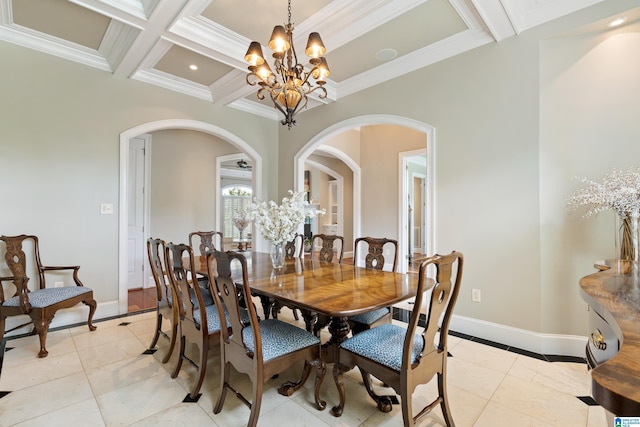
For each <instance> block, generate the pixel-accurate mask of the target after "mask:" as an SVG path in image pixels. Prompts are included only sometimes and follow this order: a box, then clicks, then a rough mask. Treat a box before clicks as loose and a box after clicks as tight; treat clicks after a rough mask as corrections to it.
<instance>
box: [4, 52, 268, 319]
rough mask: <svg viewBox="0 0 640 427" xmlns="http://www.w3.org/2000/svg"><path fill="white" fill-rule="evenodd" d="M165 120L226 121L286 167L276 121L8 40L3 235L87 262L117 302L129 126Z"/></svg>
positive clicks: (85, 272)
mask: <svg viewBox="0 0 640 427" xmlns="http://www.w3.org/2000/svg"><path fill="white" fill-rule="evenodd" d="M164 119H190V120H196V121H201V122H206V123H209V124H213V125H215V126H218V127H220V128H223V129H225V130H227V131H228V132H230V133H232V134H234V135H236V136H237V137H238V138H239V139H241V140H243V141H245V142H246V143H247V144H249V145H250V146H252V147H253V148H254V149H255V150H256V151H257V152H258V153H259V154H260V155H261V156H262V157H263V160H264V162H265V163H264V164H266V165H270V166H271V167H273V168H274V169H273V170H276V169H277V167H278V156H277V150H276V149H275V147H276V145H277V138H278V126H279V124H278V123H277V122H274V121H271V120H267V119H262V118H260V117H257V116H255V115H251V114H248V113H243V112H240V111H238V110H234V109H230V108H226V107H223V106H220V105H216V104H212V103H211V102H206V101H203V100H198V99H195V98H193V97H190V96H186V95H182V94H178V93H175V92H172V91H168V90H163V89H159V88H158V87H156V86H152V85H149V84H146V83H142V82H138V81H134V80H131V79H126V78H123V77H118V76H114V75H112V74H110V73H107V72H104V71H100V70H97V69H94V68H90V67H87V66H84V65H79V64H76V63H74V62H70V61H68V60H63V59H59V58H56V57H53V56H51V55H47V54H44V53H40V52H37V51H34V50H31V49H27V48H24V47H20V46H16V45H13V44H9V43H5V42H0V171H1V173H2V180H1V182H2V183H1V184H0V200H2V201H3V207H2V209H0V224H1V225H0V233H2V234H6V235H13V234H21V233H32V234H36V235H38V236H39V237H40V239H41V244H42V245H41V252H42V256H43V261H44V262H45V263H46V264H54V265H55V264H58V265H60V264H78V265H80V266H81V269H80V277H81V278H82V280H83V282H84V283H85V285H87V286H90V287H92V288H93V289H94V295H95V298H96V300H97V301H98V303H99V304H100V303H103V302H107V301H115V300H117V299H118V215H117V212H118V188H119V175H118V174H119V167H120V155H119V144H120V141H119V138H120V134H121V133H122V132H124V131H126V130H128V129H131V128H133V127H136V126H140V125H142V124H145V123H149V122H154V121H158V120H164ZM276 192H277V176H275V174H269V173H267V172H266V171H265V172H264V175H263V195H264V196H265V197H269V196H270V193H272V194H276ZM101 203H112V204H113V206H114V214H113V215H100V204H101ZM100 315H101V312H100V307H98V311H97V313H96V316H97V317H100Z"/></svg>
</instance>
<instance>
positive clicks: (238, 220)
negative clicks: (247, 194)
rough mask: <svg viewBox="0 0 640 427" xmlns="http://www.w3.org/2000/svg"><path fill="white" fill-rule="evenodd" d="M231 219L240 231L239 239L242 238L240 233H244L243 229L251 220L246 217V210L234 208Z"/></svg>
mask: <svg viewBox="0 0 640 427" xmlns="http://www.w3.org/2000/svg"><path fill="white" fill-rule="evenodd" d="M232 221H233V225H235V227H236V228H237V229H238V231H239V232H240V241H242V240H243V236H242V234H243V233H244V229H245V228H247V226H248V225H249V222H250V221H251V220H250V219H249V218H248V214H247V212H246V211H245V210H244V209H236V212H235V214H234V215H233V218H232Z"/></svg>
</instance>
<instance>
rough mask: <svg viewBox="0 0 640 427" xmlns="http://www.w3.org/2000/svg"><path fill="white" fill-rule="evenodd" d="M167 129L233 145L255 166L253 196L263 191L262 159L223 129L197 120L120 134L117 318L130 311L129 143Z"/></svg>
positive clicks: (157, 124)
mask: <svg viewBox="0 0 640 427" xmlns="http://www.w3.org/2000/svg"><path fill="white" fill-rule="evenodd" d="M168 129H183V130H193V131H198V132H203V133H207V134H210V135H213V136H216V137H217V138H220V139H222V140H224V141H226V142H228V143H230V144H231V145H233V146H234V147H237V148H238V150H239V151H241V152H243V153H245V154H246V155H247V156H248V157H250V158H251V160H252V162H253V178H252V179H253V192H254V195H255V196H256V197H260V189H261V188H262V182H261V181H262V179H261V172H262V157H261V156H260V155H259V154H258V152H257V151H255V150H254V149H253V148H252V147H251V146H250V145H249V144H247V143H246V142H245V141H243V140H242V139H240V138H239V137H237V136H236V135H234V134H232V133H231V132H229V131H227V130H225V129H223V128H220V127H218V126H215V125H212V124H210V123H204V122H200V121H196V120H186V119H170V120H160V121H155V122H150V123H145V124H142V125H139V126H136V127H134V128H131V129H128V130H126V131H124V132H122V133H121V134H120V168H119V169H120V173H119V177H120V182H119V188H118V201H119V203H118V226H119V227H118V230H119V231H118V314H124V313H127V310H128V307H127V299H128V295H127V294H128V287H127V279H128V259H129V253H128V252H129V247H128V242H127V240H128V216H129V206H128V204H129V202H128V189H129V182H128V179H129V167H130V158H129V146H130V141H131V140H133V139H134V138H136V137H138V136H139V135H143V134H149V133H152V132H157V131H161V130H168ZM216 211H217V213H216V218H219V211H220V204H219V203H216Z"/></svg>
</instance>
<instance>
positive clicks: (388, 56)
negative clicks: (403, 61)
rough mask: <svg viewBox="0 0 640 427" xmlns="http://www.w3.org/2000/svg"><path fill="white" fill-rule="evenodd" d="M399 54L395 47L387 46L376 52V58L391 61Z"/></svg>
mask: <svg viewBox="0 0 640 427" xmlns="http://www.w3.org/2000/svg"><path fill="white" fill-rule="evenodd" d="M397 55H398V52H397V51H396V50H395V49H391V48H385V49H380V50H379V51H378V53H376V59H377V60H378V61H381V62H387V61H391V60H392V59H393V58H395V57H396V56H397Z"/></svg>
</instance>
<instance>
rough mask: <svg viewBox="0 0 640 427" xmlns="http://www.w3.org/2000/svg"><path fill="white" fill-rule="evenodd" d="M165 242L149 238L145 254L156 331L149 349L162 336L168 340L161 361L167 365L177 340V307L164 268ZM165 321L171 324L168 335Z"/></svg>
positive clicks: (153, 346)
mask: <svg viewBox="0 0 640 427" xmlns="http://www.w3.org/2000/svg"><path fill="white" fill-rule="evenodd" d="M166 246H167V245H166V242H165V241H164V240H162V239H154V238H149V239H148V240H147V254H148V256H149V264H150V265H151V274H152V275H153V280H154V282H155V284H156V330H155V333H154V334H153V339H152V340H151V345H150V346H149V349H153V348H155V346H156V344H157V343H158V338H160V336H161V335H162V336H163V337H165V338H166V339H168V340H169V348H168V349H167V353H166V354H165V355H164V358H163V359H162V363H167V362H168V361H169V358H170V357H171V354H173V349H174V348H175V345H176V340H177V338H178V324H179V322H180V320H179V317H178V307H177V306H176V305H174V303H173V302H174V301H173V293H172V291H171V282H170V280H169V276H168V275H167V270H166V268H165V266H164V260H165V250H166ZM163 319H167V320H168V321H169V323H170V324H171V332H170V335H167V334H166V333H165V332H164V331H163V330H162V321H163Z"/></svg>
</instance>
